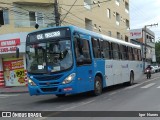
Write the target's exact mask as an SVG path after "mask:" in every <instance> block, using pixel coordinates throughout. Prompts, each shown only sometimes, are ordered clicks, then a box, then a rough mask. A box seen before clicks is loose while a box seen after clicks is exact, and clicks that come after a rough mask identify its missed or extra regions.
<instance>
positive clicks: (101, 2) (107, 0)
mask: <svg viewBox="0 0 160 120" xmlns="http://www.w3.org/2000/svg"><path fill="white" fill-rule="evenodd" d="M108 1H111V0H106V1H102V2H100V1H98V2H97V3H92V4H87V5H96V4H100V3H105V2H108ZM59 5H63V6H72V5H67V4H59ZM74 6H85V5H74Z"/></svg>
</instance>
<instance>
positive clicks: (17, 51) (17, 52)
mask: <svg viewBox="0 0 160 120" xmlns="http://www.w3.org/2000/svg"><path fill="white" fill-rule="evenodd" d="M16 58H19V48H18V47H16Z"/></svg>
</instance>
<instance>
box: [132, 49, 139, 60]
mask: <svg viewBox="0 0 160 120" xmlns="http://www.w3.org/2000/svg"><path fill="white" fill-rule="evenodd" d="M133 55H134V58H135V60H138V50H137V49H136V48H134V49H133Z"/></svg>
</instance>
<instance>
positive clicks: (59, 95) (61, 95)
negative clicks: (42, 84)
mask: <svg viewBox="0 0 160 120" xmlns="http://www.w3.org/2000/svg"><path fill="white" fill-rule="evenodd" d="M56 96H57V97H58V98H62V97H65V96H66V95H65V94H58V95H56Z"/></svg>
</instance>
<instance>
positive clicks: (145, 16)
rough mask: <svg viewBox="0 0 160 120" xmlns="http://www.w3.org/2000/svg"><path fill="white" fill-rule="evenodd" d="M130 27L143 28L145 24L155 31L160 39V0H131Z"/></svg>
mask: <svg viewBox="0 0 160 120" xmlns="http://www.w3.org/2000/svg"><path fill="white" fill-rule="evenodd" d="M129 1H130V4H129V5H130V29H138V28H143V27H144V26H145V25H151V24H157V23H158V26H152V27H147V28H149V29H150V30H152V31H153V32H154V33H155V40H156V41H158V39H159V40H160V0H129Z"/></svg>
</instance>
